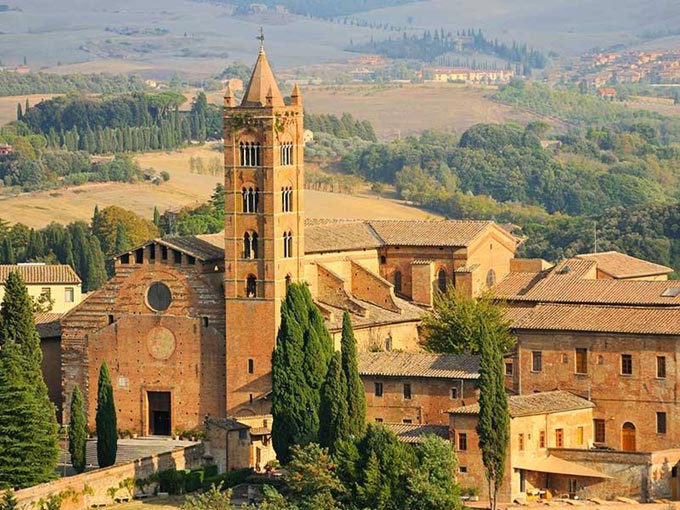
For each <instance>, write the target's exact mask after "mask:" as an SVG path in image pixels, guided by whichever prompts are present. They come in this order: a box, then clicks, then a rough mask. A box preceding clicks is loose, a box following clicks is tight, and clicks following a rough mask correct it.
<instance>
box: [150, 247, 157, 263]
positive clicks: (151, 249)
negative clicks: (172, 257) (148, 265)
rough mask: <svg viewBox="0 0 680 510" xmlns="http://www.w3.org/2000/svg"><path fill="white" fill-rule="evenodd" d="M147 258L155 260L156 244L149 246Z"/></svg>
mask: <svg viewBox="0 0 680 510" xmlns="http://www.w3.org/2000/svg"><path fill="white" fill-rule="evenodd" d="M149 260H156V245H155V244H152V245H151V246H149Z"/></svg>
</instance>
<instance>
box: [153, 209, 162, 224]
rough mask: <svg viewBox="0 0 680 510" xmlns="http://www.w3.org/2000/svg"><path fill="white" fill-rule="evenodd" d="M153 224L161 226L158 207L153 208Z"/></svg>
mask: <svg viewBox="0 0 680 510" xmlns="http://www.w3.org/2000/svg"><path fill="white" fill-rule="evenodd" d="M153 224H154V225H156V226H157V227H158V226H160V224H161V213H160V212H159V211H158V206H154V207H153Z"/></svg>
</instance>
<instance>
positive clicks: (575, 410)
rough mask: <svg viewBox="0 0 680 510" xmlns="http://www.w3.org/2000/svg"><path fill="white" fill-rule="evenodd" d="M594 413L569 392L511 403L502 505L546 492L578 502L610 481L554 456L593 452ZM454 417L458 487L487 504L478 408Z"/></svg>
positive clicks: (521, 397)
mask: <svg viewBox="0 0 680 510" xmlns="http://www.w3.org/2000/svg"><path fill="white" fill-rule="evenodd" d="M594 407H595V405H594V404H593V403H592V402H590V401H589V400H586V399H584V398H581V397H579V396H577V395H574V394H572V393H569V392H566V391H551V392H545V393H530V394H527V395H515V396H512V397H510V398H509V400H508V408H509V411H510V444H509V447H508V454H507V462H506V468H505V478H504V480H503V484H502V486H501V490H500V493H499V499H500V500H501V501H514V500H515V499H519V500H527V499H529V500H530V499H537V498H538V497H541V496H543V497H545V496H546V494H547V491H550V495H551V497H566V498H570V497H572V498H573V497H575V496H579V495H581V490H582V487H586V486H589V485H591V484H597V483H600V482H601V481H603V480H606V479H608V478H610V476H609V475H606V474H604V473H601V472H599V471H597V470H595V469H592V468H591V467H589V466H587V465H583V464H577V463H574V462H569V461H566V460H564V459H561V458H560V457H558V456H557V455H555V452H556V451H557V450H560V449H569V450H588V449H589V448H590V447H591V446H592V444H593V431H592V419H593V414H592V413H593V408H594ZM449 415H450V429H451V438H452V440H453V442H454V445H455V449H456V455H457V456H458V474H457V479H458V482H459V483H460V484H461V486H464V487H476V488H478V489H479V491H480V495H481V496H482V498H488V488H487V483H486V479H485V475H484V464H483V462H482V452H481V450H480V448H479V436H478V435H477V431H476V427H477V423H478V421H479V405H478V404H472V405H468V406H463V407H458V408H455V409H451V410H450V411H449ZM532 496H533V498H532Z"/></svg>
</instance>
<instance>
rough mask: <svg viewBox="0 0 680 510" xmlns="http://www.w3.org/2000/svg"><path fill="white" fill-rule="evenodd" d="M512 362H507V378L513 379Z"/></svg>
mask: <svg viewBox="0 0 680 510" xmlns="http://www.w3.org/2000/svg"><path fill="white" fill-rule="evenodd" d="M512 368H513V366H512V361H506V362H505V375H506V376H507V377H512Z"/></svg>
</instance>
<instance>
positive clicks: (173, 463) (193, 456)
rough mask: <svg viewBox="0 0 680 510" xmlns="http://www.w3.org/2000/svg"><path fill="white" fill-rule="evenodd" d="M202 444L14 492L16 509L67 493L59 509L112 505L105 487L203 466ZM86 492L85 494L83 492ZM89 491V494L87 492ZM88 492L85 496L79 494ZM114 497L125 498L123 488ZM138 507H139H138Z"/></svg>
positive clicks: (83, 508) (125, 493)
mask: <svg viewBox="0 0 680 510" xmlns="http://www.w3.org/2000/svg"><path fill="white" fill-rule="evenodd" d="M203 453H204V448H203V444H197V445H193V446H189V447H187V448H183V449H181V450H175V451H172V452H165V453H161V454H158V455H153V456H150V457H145V458H143V459H139V460H135V461H134V462H129V463H126V464H119V465H116V466H112V467H109V468H104V469H97V470H96V471H89V472H86V473H82V474H80V475H75V476H69V477H67V478H60V479H58V480H55V481H53V482H49V483H44V484H40V485H36V486H35V487H29V488H28V489H22V490H19V491H17V492H16V494H15V496H16V498H17V501H18V503H19V508H22V507H23V508H27V507H30V506H31V505H35V504H37V502H38V501H39V500H41V499H46V498H48V497H49V496H51V495H58V494H60V493H63V494H71V496H70V497H66V498H65V500H64V501H63V503H62V510H85V509H87V508H90V507H91V506H93V505H100V504H110V503H112V500H111V496H110V495H109V494H107V492H108V490H109V488H111V487H118V485H119V484H120V483H121V482H122V481H123V480H125V479H127V478H134V479H135V480H138V479H142V478H148V477H149V475H151V474H153V473H156V472H158V471H164V470H166V469H194V468H198V467H201V466H202V465H203ZM86 488H87V489H88V490H87V491H85V489H86ZM90 491H91V493H89V492H90ZM83 492H88V493H89V494H83ZM117 496H128V494H127V490H126V489H121V490H120V491H119V492H118V494H117ZM140 506H141V505H140Z"/></svg>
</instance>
